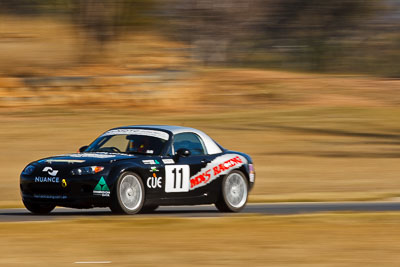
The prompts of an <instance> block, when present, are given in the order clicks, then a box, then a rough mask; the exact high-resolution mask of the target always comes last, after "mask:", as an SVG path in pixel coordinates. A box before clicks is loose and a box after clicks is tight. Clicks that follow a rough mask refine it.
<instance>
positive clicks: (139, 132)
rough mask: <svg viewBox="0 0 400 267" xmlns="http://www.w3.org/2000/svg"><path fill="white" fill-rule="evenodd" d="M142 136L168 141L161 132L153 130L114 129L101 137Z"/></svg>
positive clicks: (165, 135) (165, 134) (166, 136)
mask: <svg viewBox="0 0 400 267" xmlns="http://www.w3.org/2000/svg"><path fill="white" fill-rule="evenodd" d="M122 134H126V135H144V136H151V137H156V138H160V139H164V140H168V139H169V135H168V134H167V133H165V132H161V131H155V130H145V129H115V130H110V131H108V132H105V133H104V134H103V135H102V137H103V136H109V135H122Z"/></svg>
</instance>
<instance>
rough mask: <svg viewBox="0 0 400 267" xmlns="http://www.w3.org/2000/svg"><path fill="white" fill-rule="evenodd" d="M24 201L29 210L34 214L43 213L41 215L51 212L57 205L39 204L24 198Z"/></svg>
mask: <svg viewBox="0 0 400 267" xmlns="http://www.w3.org/2000/svg"><path fill="white" fill-rule="evenodd" d="M23 203H24V205H25V208H26V209H27V210H29V211H30V212H32V213H33V214H41V215H45V214H49V213H50V212H51V211H52V210H54V208H55V207H56V206H55V205H52V204H38V203H32V202H30V201H26V200H24V201H23Z"/></svg>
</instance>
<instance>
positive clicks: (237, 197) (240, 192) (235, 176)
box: [215, 171, 249, 212]
mask: <svg viewBox="0 0 400 267" xmlns="http://www.w3.org/2000/svg"><path fill="white" fill-rule="evenodd" d="M221 187H222V188H221V195H220V198H219V200H218V201H217V202H216V203H215V206H216V207H217V209H218V210H219V211H222V212H239V211H240V210H242V209H243V208H244V206H246V203H247V196H248V191H249V190H248V183H247V179H246V177H245V176H244V174H243V173H242V172H240V171H232V172H231V173H229V174H228V175H226V176H225V177H224V178H223V179H222V186H221Z"/></svg>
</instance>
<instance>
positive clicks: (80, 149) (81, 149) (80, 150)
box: [78, 146, 89, 153]
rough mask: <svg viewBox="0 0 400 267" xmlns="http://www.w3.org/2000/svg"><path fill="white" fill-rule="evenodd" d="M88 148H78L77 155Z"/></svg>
mask: <svg viewBox="0 0 400 267" xmlns="http://www.w3.org/2000/svg"><path fill="white" fill-rule="evenodd" d="M88 147H89V146H83V147H81V148H79V150H78V151H79V153H82V152H84V151H85V150H86V149H87V148H88Z"/></svg>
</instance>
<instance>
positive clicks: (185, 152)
mask: <svg viewBox="0 0 400 267" xmlns="http://www.w3.org/2000/svg"><path fill="white" fill-rule="evenodd" d="M175 156H176V158H177V159H178V158H180V157H189V156H190V150H189V149H186V148H180V149H178V151H176V155H175Z"/></svg>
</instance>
